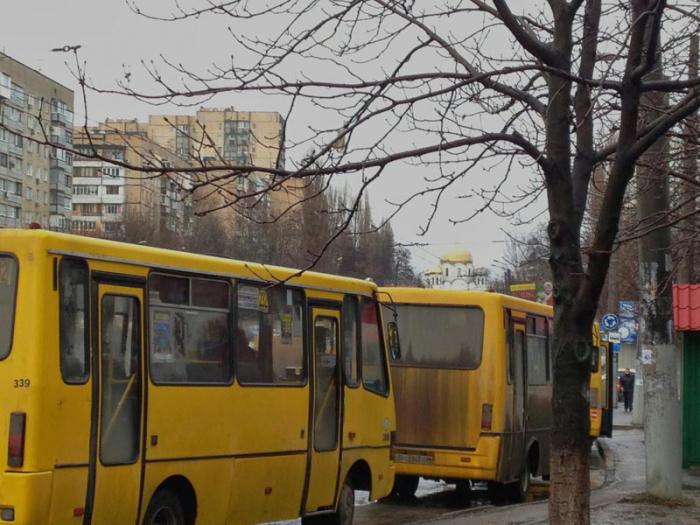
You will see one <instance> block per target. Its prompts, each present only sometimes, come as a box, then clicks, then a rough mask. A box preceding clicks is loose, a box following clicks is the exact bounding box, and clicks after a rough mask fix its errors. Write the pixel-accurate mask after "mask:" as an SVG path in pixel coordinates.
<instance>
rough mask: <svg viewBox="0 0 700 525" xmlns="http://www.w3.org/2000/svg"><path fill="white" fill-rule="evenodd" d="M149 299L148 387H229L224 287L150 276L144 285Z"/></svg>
mask: <svg viewBox="0 0 700 525" xmlns="http://www.w3.org/2000/svg"><path fill="white" fill-rule="evenodd" d="M190 287H191V289H192V290H193V293H192V298H193V300H192V301H190V299H189V298H190V294H189V290H190ZM194 290H198V291H197V294H196V295H197V300H196V303H197V304H194V303H195V301H194V297H195V293H194ZM205 291H208V292H209V293H204V292H205ZM149 294H150V297H151V301H152V302H151V305H150V309H149V315H150V335H151V345H150V367H151V368H150V370H151V377H152V379H153V381H154V382H156V383H195V384H197V383H229V382H230V381H231V378H232V374H233V370H232V366H231V336H230V324H231V323H230V310H229V301H228V295H229V284H228V283H227V282H226V281H215V280H209V279H197V278H187V277H177V276H168V275H159V274H155V275H153V276H151V278H150V280H149ZM183 301H184V302H183Z"/></svg>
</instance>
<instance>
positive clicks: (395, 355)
mask: <svg viewBox="0 0 700 525" xmlns="http://www.w3.org/2000/svg"><path fill="white" fill-rule="evenodd" d="M386 329H387V335H388V336H389V352H390V353H391V359H393V360H394V361H396V360H397V359H401V343H400V342H399V329H398V327H397V326H396V323H395V322H394V321H391V322H389V323H387V325H386Z"/></svg>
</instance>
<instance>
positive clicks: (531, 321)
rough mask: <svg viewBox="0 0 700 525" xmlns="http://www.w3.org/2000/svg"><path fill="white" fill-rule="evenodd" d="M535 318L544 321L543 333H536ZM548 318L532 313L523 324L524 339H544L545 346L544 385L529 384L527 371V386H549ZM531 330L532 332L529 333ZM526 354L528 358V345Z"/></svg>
mask: <svg viewBox="0 0 700 525" xmlns="http://www.w3.org/2000/svg"><path fill="white" fill-rule="evenodd" d="M537 318H540V319H542V320H543V321H544V323H543V326H544V329H543V333H541V334H540V333H538V331H537V320H536V319H537ZM548 325H549V317H547V316H546V315H542V314H536V313H532V312H528V313H527V317H526V323H525V327H526V328H525V338H526V339H527V338H529V337H534V338H536V339H539V340H542V339H544V341H545V344H544V355H545V374H544V376H545V379H544V383H531V382H530V381H531V379H530V374H529V372H530V371H529V370H528V383H527V384H528V386H546V385H549V384H551V382H552V381H551V377H550V372H549V366H550V365H549V363H550V361H551V358H550V356H549V326H548ZM531 330H532V331H531ZM527 352H528V357H530V353H529V352H530V345H529V344H528V345H527ZM528 366H530V360H529V359H528Z"/></svg>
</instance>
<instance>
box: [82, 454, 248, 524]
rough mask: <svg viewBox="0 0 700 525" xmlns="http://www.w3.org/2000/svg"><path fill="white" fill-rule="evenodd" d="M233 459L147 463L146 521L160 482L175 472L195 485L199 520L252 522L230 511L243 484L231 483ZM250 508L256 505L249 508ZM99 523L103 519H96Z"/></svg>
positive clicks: (143, 510) (210, 521)
mask: <svg viewBox="0 0 700 525" xmlns="http://www.w3.org/2000/svg"><path fill="white" fill-rule="evenodd" d="M232 472H233V459H232V458H221V459H209V460H202V461H192V460H182V461H165V462H162V463H146V470H145V476H144V484H143V505H142V506H141V517H140V519H139V523H141V522H142V520H143V517H144V515H145V513H146V508H147V506H148V502H149V501H150V500H151V498H152V497H153V494H154V493H155V491H156V489H157V488H158V486H159V485H160V484H161V483H163V482H164V481H165V480H167V479H169V478H171V477H173V476H182V477H184V478H185V479H186V480H187V481H188V482H189V483H190V484H191V485H192V487H193V488H194V492H195V497H196V498H197V523H198V524H199V523H202V524H205V523H207V524H208V523H212V524H219V523H227V524H231V525H233V524H239V523H251V521H250V520H248V521H246V520H245V519H243V520H241V521H235V520H232V518H231V517H230V516H229V515H228V511H229V502H230V495H231V492H232V491H234V490H237V489H238V488H239V487H234V486H232V485H231V480H232ZM246 511H247V512H251V513H252V512H254V511H255V509H253V508H250V507H249V508H247V509H246ZM93 523H95V524H96V525H97V524H98V523H100V521H99V520H93Z"/></svg>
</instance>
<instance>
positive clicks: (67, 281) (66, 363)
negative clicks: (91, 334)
mask: <svg viewBox="0 0 700 525" xmlns="http://www.w3.org/2000/svg"><path fill="white" fill-rule="evenodd" d="M58 295H59V304H60V310H59V319H60V327H59V330H60V354H61V359H60V363H61V376H62V377H63V380H64V381H65V382H66V383H84V382H85V381H86V380H87V378H88V363H89V357H88V352H89V345H88V308H87V305H88V267H87V263H86V262H85V261H83V260H81V259H68V258H64V259H62V260H61V264H60V266H59V294H58Z"/></svg>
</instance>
